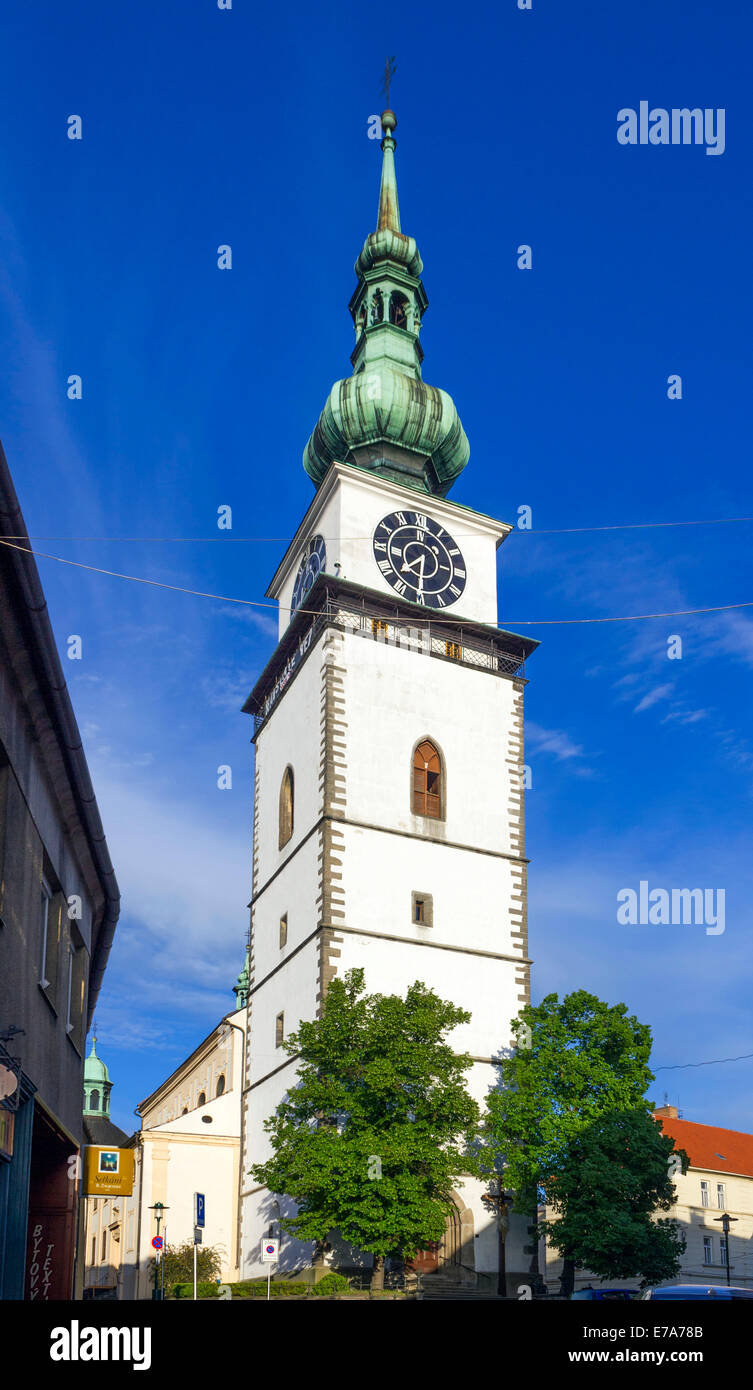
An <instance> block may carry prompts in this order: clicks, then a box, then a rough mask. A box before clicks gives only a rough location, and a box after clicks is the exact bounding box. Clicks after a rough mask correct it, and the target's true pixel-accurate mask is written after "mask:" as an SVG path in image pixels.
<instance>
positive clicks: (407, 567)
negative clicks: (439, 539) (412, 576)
mask: <svg viewBox="0 0 753 1390" xmlns="http://www.w3.org/2000/svg"><path fill="white" fill-rule="evenodd" d="M425 564H426V556H425V555H421V556H419V558H418V560H414V561H413V562H412V563H410V562H409V561H408V560H403V567H402V573H403V574H405V571H406V570H410V571H411V573H412V572H413V570H415V569H416V568H417V567H418V569H419V579H420V580H421V583H422V584H423V582H424V565H425Z"/></svg>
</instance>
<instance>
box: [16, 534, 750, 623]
mask: <svg viewBox="0 0 753 1390" xmlns="http://www.w3.org/2000/svg"><path fill="white" fill-rule="evenodd" d="M0 545H5V546H8V547H9V548H10V549H11V550H20V551H21V552H22V553H23V554H25V555H33V556H34V557H35V559H41V560H54V561H56V563H57V564H60V565H70V566H72V567H73V568H75V569H83V570H88V571H90V572H91V573H93V574H104V575H107V576H109V578H111V579H125V580H128V581H129V582H130V583H132V584H146V585H149V586H150V587H151V588H155V589H169V590H171V591H172V592H173V593H178V594H188V595H190V596H192V597H194V598H211V599H215V600H216V601H217V602H219V603H237V604H241V605H243V606H244V607H248V608H267V609H271V610H272V611H274V612H279V611H283V612H291V613H292V612H293V611H295V612H296V613H309V614H311V615H312V616H316V615H317V613H318V611H319V610H318V609H314V608H302V607H299V608H296V609H295V610H293V609H292V608H289V609H286V608H284V607H283V606H282V605H280V604H278V603H276V602H272V603H263V602H262V600H261V599H250V598H237V597H235V596H233V595H230V594H214V593H210V592H207V591H205V590H202V589H189V588H187V587H185V586H184V585H182V584H167V583H165V582H164V581H163V580H159V579H147V578H146V577H145V576H144V575H138V574H123V573H122V572H121V571H120V570H108V569H104V568H102V567H101V566H100V565H87V564H85V563H84V561H83V560H69V559H67V558H66V557H65V556H63V555H51V554H50V553H49V552H47V551H44V550H35V549H33V548H32V547H30V546H27V545H17V544H15V543H14V542H13V541H11V540H9V539H7V538H3V537H0ZM740 608H753V599H749V600H743V601H741V602H739V603H720V604H713V605H707V606H706V607H703V608H675V609H671V610H667V611H664V612H658V613H629V614H621V615H619V616H618V617H606V618H505V620H504V621H505V623H512V624H513V626H514V627H561V626H571V625H573V624H578V625H580V624H588V623H636V622H649V621H650V620H652V619H654V618H687V617H693V616H695V615H697V614H702V613H729V612H732V611H734V610H736V609H740ZM424 612H425V613H426V617H425V618H424V619H423V621H424V622H426V621H429V622H431V620H432V619H433V620H434V621H435V622H436V621H440V622H441V623H442V624H443V625H447V624H454V625H457V626H459V627H463V626H465V627H467V626H468V625H469V619H468V618H458V617H455V616H454V615H453V614H451V613H444V612H443V611H440V610H437V609H432V610H428V609H425V610H424ZM417 619H418V614H417V615H416V617H415V618H405V619H403V618H394V619H393V618H390V622H391V624H392V625H393V626H394V627H415V626H416V622H417ZM502 630H504V629H502Z"/></svg>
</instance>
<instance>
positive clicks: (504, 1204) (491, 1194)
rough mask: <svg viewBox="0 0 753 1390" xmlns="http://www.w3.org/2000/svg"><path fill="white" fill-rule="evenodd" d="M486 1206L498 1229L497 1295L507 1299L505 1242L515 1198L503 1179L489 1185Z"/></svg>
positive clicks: (485, 1198) (497, 1179) (484, 1200)
mask: <svg viewBox="0 0 753 1390" xmlns="http://www.w3.org/2000/svg"><path fill="white" fill-rule="evenodd" d="M482 1201H483V1203H484V1206H486V1207H489V1208H491V1210H492V1211H493V1213H494V1221H495V1225H496V1227H497V1248H498V1251H499V1257H498V1273H497V1293H498V1294H499V1295H500V1296H501V1297H502V1298H505V1297H506V1295H507V1269H506V1259H505V1255H506V1251H505V1241H506V1239H507V1232H508V1230H509V1227H510V1208H511V1206H512V1203H513V1198H512V1195H511V1194H510V1193H507V1192H505V1190H504V1186H503V1183H502V1179H501V1178H498V1177H495V1178H492V1179H491V1181H490V1183H489V1191H488V1192H487V1193H485V1195H484V1197H483V1198H482Z"/></svg>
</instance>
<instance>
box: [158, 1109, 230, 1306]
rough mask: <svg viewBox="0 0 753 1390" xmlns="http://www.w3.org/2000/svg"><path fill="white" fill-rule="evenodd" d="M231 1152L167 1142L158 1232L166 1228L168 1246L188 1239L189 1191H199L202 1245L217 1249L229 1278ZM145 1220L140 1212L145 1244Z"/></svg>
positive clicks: (223, 1148)
mask: <svg viewBox="0 0 753 1390" xmlns="http://www.w3.org/2000/svg"><path fill="white" fill-rule="evenodd" d="M159 1133H160V1134H164V1135H167V1134H168V1133H169V1131H167V1130H166V1129H161V1130H160V1131H159ZM236 1154H237V1145H236V1144H233V1143H229V1142H226V1143H225V1144H215V1143H212V1141H211V1140H207V1141H205V1142H199V1141H198V1140H196V1141H194V1142H193V1143H192V1142H191V1141H190V1140H188V1139H182V1140H181V1139H171V1141H170V1157H169V1160H168V1164H167V1196H166V1198H165V1199H164V1200H165V1204H166V1206H168V1207H169V1208H170V1210H169V1211H168V1212H167V1213H166V1217H165V1223H163V1231H164V1230H165V1228H166V1229H167V1240H168V1243H169V1244H170V1245H181V1244H182V1243H183V1241H185V1240H191V1241H192V1240H193V1230H194V1227H193V1201H194V1193H195V1192H203V1193H204V1195H205V1198H206V1226H205V1228H204V1241H203V1243H204V1244H205V1245H217V1246H220V1247H221V1253H222V1256H223V1268H222V1277H223V1279H226V1278H228V1277H230V1275H231V1274H232V1270H233V1257H234V1251H235V1240H236V1234H235V1233H236V1210H237V1208H236V1204H235V1199H234V1197H235V1194H234V1182H235V1173H236V1169H235V1162H234V1160H235V1156H236ZM153 1200H154V1199H153V1198H152V1197H150V1198H149V1200H148V1201H147V1202H146V1203H145V1207H148V1206H150V1205H151V1204H152V1201H153ZM151 1217H152V1213H151V1212H148V1211H144V1212H142V1218H141V1220H142V1230H143V1225H144V1222H145V1221H146V1225H147V1227H148V1228H149V1229H148V1233H147V1234H148V1240H150V1239H151V1235H152V1234H153V1232H152V1230H151V1227H150V1220H151ZM147 1244H148V1241H147Z"/></svg>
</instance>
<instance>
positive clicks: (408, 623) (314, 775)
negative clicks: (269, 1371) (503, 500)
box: [242, 112, 537, 1282]
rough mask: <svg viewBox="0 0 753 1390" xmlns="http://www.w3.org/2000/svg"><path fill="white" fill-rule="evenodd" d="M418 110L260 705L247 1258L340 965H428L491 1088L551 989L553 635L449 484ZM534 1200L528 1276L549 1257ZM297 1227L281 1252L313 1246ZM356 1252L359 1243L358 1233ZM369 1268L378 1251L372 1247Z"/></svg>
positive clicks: (517, 1268) (279, 577)
mask: <svg viewBox="0 0 753 1390" xmlns="http://www.w3.org/2000/svg"><path fill="white" fill-rule="evenodd" d="M395 124H396V122H395V117H394V115H393V113H392V112H385V113H384V115H383V117H382V126H383V131H384V139H383V141H382V152H383V164H382V180H381V187H380V195H379V210H378V217H377V230H376V231H375V232H373V233H371V234H370V235H369V236H368V237H367V239H366V242H365V243H364V247H363V249H362V251H361V254H360V256H359V258H358V261H357V262H356V275H357V277H358V284H357V288H356V291H355V293H354V295H353V297H352V299H351V303H350V311H351V314H352V317H353V322H354V328H355V347H354V350H353V353H352V356H351V362H352V366H353V373H352V375H351V376H350V377H348V378H346V379H345V380H344V381H340V382H337V383H336V384H335V386H334V387H333V388H332V390H331V392H330V394H329V397H328V400H327V402H326V404H325V407H324V410H323V411H322V414H321V416H320V418H319V422H318V424H317V426H316V429H315V430H314V432H313V434H312V436H311V439H310V440H309V442H308V445H307V447H306V450H305V452H304V468H305V469H306V471H307V473H308V474H309V476H310V477H311V479H312V481H313V482H314V484H315V486H316V494H315V496H314V499H313V501H312V502H311V505H310V506H309V508H308V509H307V511H306V514H305V516H304V517H303V518H302V520H301V523H300V526H299V527H298V530H297V532H296V534H295V536H294V537H293V540H292V541H291V544H290V545H289V547H288V549H287V550H286V552H285V554H284V556H283V557H282V560H281V561H280V563H279V565H278V567H277V570H276V572H275V574H274V576H273V578H272V581H271V584H270V586H269V589H268V591H267V592H268V596H269V597H271V598H273V599H276V600H277V602H278V604H279V642H278V646H277V649H276V651H275V652H274V654H273V656H272V658H271V660H270V661H269V663H268V665H267V667H266V668H265V670H264V672H263V673H262V675H261V676H260V678H259V680H258V681H257V683H256V685H255V687H254V689H253V691H252V692H251V695H250V697H249V700H248V701H247V703H246V706H245V709H246V711H247V712H248V713H250V714H251V715H252V716H253V717H254V723H255V733H254V743H255V766H254V843H253V892H252V903H251V936H250V942H251V953H250V983H249V1004H248V1020H249V1021H248V1034H249V1047H248V1065H247V1076H246V1115H245V1144H244V1161H243V1174H244V1188H243V1252H242V1274H243V1277H248V1276H250V1275H255V1274H258V1273H260V1272H262V1269H263V1266H262V1265H261V1262H260V1249H259V1247H260V1242H261V1239H262V1237H263V1236H264V1235H266V1234H268V1232H269V1229H270V1223H274V1221H275V1220H276V1219H277V1217H278V1216H279V1215H280V1213H282V1214H283V1215H285V1214H287V1209H286V1199H285V1198H284V1196H282V1195H281V1194H275V1193H270V1192H268V1191H267V1190H266V1189H264V1188H260V1187H259V1186H258V1185H255V1184H254V1183H253V1181H252V1179H251V1178H250V1176H249V1168H250V1165H251V1164H252V1163H259V1162H263V1161H264V1160H265V1159H266V1158H267V1157H268V1156H269V1152H270V1149H269V1142H268V1137H267V1135H266V1133H265V1131H264V1122H265V1120H266V1119H267V1118H268V1116H269V1115H270V1114H271V1113H272V1112H273V1111H274V1110H275V1108H276V1106H277V1104H278V1103H279V1101H280V1100H281V1098H282V1096H283V1095H284V1094H285V1092H286V1090H287V1089H288V1088H289V1087H290V1086H291V1085H293V1084H294V1082H295V1074H296V1063H295V1059H294V1058H288V1057H287V1056H286V1054H285V1052H284V1051H282V1050H281V1046H282V1042H283V1040H284V1038H285V1037H286V1036H287V1034H288V1033H289V1032H291V1031H294V1030H295V1029H296V1027H297V1025H298V1023H299V1021H300V1020H307V1019H313V1018H315V1017H316V1016H317V1015H318V1013H319V1012H320V1010H321V1007H322V1002H323V999H324V996H325V993H326V990H327V987H328V985H329V983H330V981H331V980H332V979H333V978H334V976H335V975H336V974H342V973H344V972H345V971H347V970H348V969H350V968H351V967H355V966H359V967H363V968H364V970H365V979H366V987H367V989H368V990H369V991H374V992H382V993H404V992H405V990H406V989H407V988H408V986H409V985H410V984H411V983H412V982H413V981H414V980H416V979H420V980H423V981H424V982H425V983H426V984H427V985H428V986H429V987H431V988H433V989H434V990H435V991H436V992H437V993H439V994H440V995H441V996H442V997H444V998H449V999H452V1000H453V1001H454V1002H455V1003H457V1004H459V1005H461V1006H462V1007H463V1008H465V1009H467V1010H468V1011H469V1012H470V1014H471V1015H472V1017H471V1021H470V1022H469V1023H468V1024H466V1025H463V1026H462V1027H460V1028H458V1029H457V1030H456V1032H455V1033H454V1034H453V1042H454V1044H455V1045H456V1046H457V1048H458V1049H459V1050H462V1051H466V1052H469V1053H470V1054H471V1056H472V1057H473V1069H472V1072H471V1074H470V1077H469V1088H470V1090H471V1091H472V1093H473V1094H474V1096H475V1097H476V1099H477V1100H478V1101H479V1102H481V1104H482V1105H483V1103H484V1102H485V1100H486V1097H487V1094H488V1092H489V1089H490V1088H491V1087H492V1086H493V1085H494V1084H495V1078H496V1073H495V1070H494V1065H493V1062H494V1058H495V1057H496V1056H498V1055H499V1054H500V1052H501V1051H502V1050H504V1049H506V1048H508V1047H509V1046H510V1043H511V1030H510V1022H511V1020H512V1019H513V1018H514V1017H515V1016H516V1015H517V1014H518V1012H519V1010H520V1008H521V1006H522V1005H523V1004H524V1003H525V1002H527V1001H528V999H529V971H530V960H529V956H528V942H527V893H526V868H527V860H526V857H525V816H524V800H523V797H524V785H523V784H524V776H523V765H524V754H523V692H524V688H525V684H526V681H525V675H524V663H525V660H526V658H527V656H529V655H530V653H531V652H532V651H533V650H534V648H535V646H536V645H537V644H536V643H535V642H533V641H530V640H529V639H527V638H522V637H520V636H517V635H516V634H514V633H509V632H505V631H502V630H500V629H499V628H498V626H497V550H498V547H499V546H500V545H501V544H502V542H503V541H504V539H505V537H506V536H507V535H508V534H509V531H510V529H511V528H510V527H509V526H508V525H506V524H505V523H503V522H500V521H497V520H495V519H493V518H491V517H489V516H486V515H484V514H482V513H480V512H477V511H474V510H472V509H471V508H469V507H466V506H462V505H459V504H457V503H453V502H451V501H449V500H447V493H448V491H449V489H450V487H451V486H452V483H453V482H454V481H455V479H456V478H457V476H458V475H459V473H460V472H461V471H462V469H463V468H464V467H465V464H466V463H467V460H468V456H469V447H468V441H467V439H466V436H465V433H464V431H463V428H462V425H461V423H460V420H459V418H458V415H457V411H456V409H455V406H454V404H453V402H452V400H451V398H450V397H449V396H448V395H447V393H446V392H444V391H441V390H439V389H437V388H435V387H432V386H429V385H427V384H426V383H425V382H424V380H423V377H422V370H421V363H422V360H423V351H422V348H421V344H420V331H421V325H422V319H423V315H424V312H425V310H426V307H427V302H428V301H427V298H426V293H425V290H424V287H423V283H422V281H421V278H420V277H421V270H422V263H421V258H420V256H419V253H418V249H417V247H416V243H415V241H414V240H413V238H412V237H408V236H406V235H405V234H404V233H403V232H402V231H401V227H400V214H399V209H398V198H397V186H396V181H395V167H394V150H395V140H394V136H393V131H394V128H395ZM484 1196H485V1193H484V1189H483V1188H482V1186H481V1184H480V1183H478V1182H475V1181H467V1182H465V1183H463V1184H462V1186H461V1189H459V1190H458V1192H457V1193H456V1211H455V1213H454V1214H453V1216H452V1217H451V1218H449V1219H448V1226H447V1231H446V1235H445V1240H444V1242H443V1243H442V1245H441V1247H440V1249H439V1250H438V1251H437V1252H436V1253H433V1252H431V1253H428V1252H427V1254H426V1255H425V1256H423V1257H422V1261H421V1264H422V1267H423V1268H424V1270H426V1271H429V1270H434V1271H438V1272H439V1271H441V1272H444V1273H446V1274H447V1277H448V1278H455V1279H457V1280H460V1281H468V1282H475V1281H476V1280H477V1277H478V1276H479V1275H480V1274H484V1275H487V1276H489V1277H492V1276H494V1275H496V1273H497V1271H498V1269H499V1264H500V1233H499V1231H498V1228H497V1225H496V1223H495V1221H494V1219H493V1218H492V1216H491V1215H490V1212H489V1208H488V1205H487V1204H486V1203H485V1202H484V1200H483V1198H484ZM527 1239H528V1237H527V1232H526V1231H525V1228H524V1227H523V1226H522V1224H521V1223H520V1222H519V1221H518V1220H517V1218H515V1217H513V1218H512V1221H511V1223H510V1229H509V1231H508V1234H507V1240H506V1251H505V1256H506V1266H507V1271H508V1277H509V1279H510V1280H513V1281H514V1280H516V1279H517V1280H520V1279H522V1278H523V1277H524V1271H525V1270H527V1269H528V1267H529V1264H530V1251H528V1252H526V1251H525V1250H524V1245H525V1244H526V1242H527ZM311 1257H312V1247H311V1245H310V1244H305V1243H301V1242H297V1241H294V1240H292V1239H288V1238H287V1237H284V1238H283V1243H282V1251H281V1268H282V1269H293V1268H299V1267H301V1266H303V1265H305V1264H308V1263H310V1262H311ZM332 1258H333V1261H334V1262H335V1263H336V1264H338V1265H339V1266H340V1267H346V1266H347V1265H348V1262H349V1260H353V1262H354V1263H355V1262H358V1263H363V1261H362V1260H358V1259H357V1254H356V1252H348V1251H346V1250H343V1249H338V1248H337V1247H336V1248H335V1250H334V1252H333V1256H332ZM367 1263H368V1261H367Z"/></svg>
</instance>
